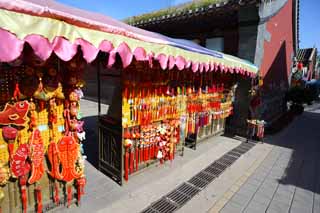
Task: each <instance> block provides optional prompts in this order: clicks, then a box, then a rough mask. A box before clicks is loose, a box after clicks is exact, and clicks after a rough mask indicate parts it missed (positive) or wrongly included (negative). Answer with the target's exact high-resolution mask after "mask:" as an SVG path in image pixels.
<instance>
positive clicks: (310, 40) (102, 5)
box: [57, 0, 320, 50]
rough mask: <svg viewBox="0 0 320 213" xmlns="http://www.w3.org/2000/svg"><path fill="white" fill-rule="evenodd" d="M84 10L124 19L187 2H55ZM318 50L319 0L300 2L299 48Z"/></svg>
mask: <svg viewBox="0 0 320 213" xmlns="http://www.w3.org/2000/svg"><path fill="white" fill-rule="evenodd" d="M57 1H59V2H62V3H64V4H68V5H72V6H74V7H78V8H81V9H85V10H90V11H95V12H99V13H102V14H106V15H108V16H111V17H113V18H116V19H124V18H127V17H130V16H134V15H139V14H141V13H146V12H151V11H154V10H158V9H162V8H165V7H170V6H174V5H177V4H180V3H184V2H187V1H188V0H115V1H112V0H109V1H102V0H100V1H97V0H96V1H93V0H57ZM314 45H316V47H317V48H318V50H320V0H300V48H306V47H313V46H314Z"/></svg>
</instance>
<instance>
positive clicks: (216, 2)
mask: <svg viewBox="0 0 320 213" xmlns="http://www.w3.org/2000/svg"><path fill="white" fill-rule="evenodd" d="M257 1H258V0H242V1H239V0H191V1H190V2H187V3H184V4H180V5H177V6H175V7H169V8H165V9H162V10H157V11H154V12H151V13H145V14H142V15H139V16H133V17H129V18H127V19H125V20H124V22H126V23H128V24H130V25H134V26H137V25H141V24H142V23H144V24H145V23H149V22H153V21H155V20H164V19H168V18H172V17H180V16H185V15H193V14H199V13H201V12H206V11H207V10H212V9H214V8H220V7H223V6H224V5H226V4H229V3H238V4H241V5H243V4H248V3H252V2H257ZM239 2H241V3H239Z"/></svg>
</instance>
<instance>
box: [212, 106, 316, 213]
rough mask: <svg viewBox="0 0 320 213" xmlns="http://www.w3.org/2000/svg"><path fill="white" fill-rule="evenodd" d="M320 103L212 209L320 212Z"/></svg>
mask: <svg viewBox="0 0 320 213" xmlns="http://www.w3.org/2000/svg"><path fill="white" fill-rule="evenodd" d="M319 124H320V105H314V106H312V107H309V108H308V111H306V112H304V113H303V114H302V115H301V116H300V117H297V118H296V119H295V120H294V122H293V123H292V124H291V125H290V126H289V127H288V128H287V129H285V130H284V131H282V132H281V133H280V134H278V135H276V136H275V137H273V138H272V140H269V141H270V142H272V143H273V144H274V147H273V149H272V151H271V152H270V154H268V156H267V157H266V159H265V160H264V161H263V162H262V164H261V165H260V166H259V167H258V168H257V170H255V171H254V172H253V173H252V175H250V177H249V178H248V179H247V180H246V182H245V183H244V184H243V185H242V186H241V187H240V189H239V190H238V191H236V192H235V193H234V194H233V195H232V197H231V198H230V200H229V201H228V202H227V203H226V204H225V205H224V207H223V208H222V209H221V208H217V207H216V204H215V205H214V206H213V207H212V208H211V211H210V212H218V211H219V210H221V211H220V212H222V213H231V212H237V213H238V212H276V213H282V212H297V213H304V212H314V213H318V212H320V178H319V172H320V157H319V154H320V143H319V142H320V140H319V139H320V131H319Z"/></svg>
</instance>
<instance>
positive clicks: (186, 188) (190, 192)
mask: <svg viewBox="0 0 320 213" xmlns="http://www.w3.org/2000/svg"><path fill="white" fill-rule="evenodd" d="M177 190H178V191H179V192H181V193H183V194H185V195H187V196H189V197H193V196H195V195H196V194H197V193H198V192H200V189H198V188H196V187H194V186H192V185H190V184H187V183H183V184H181V185H180V186H179V187H178V188H177Z"/></svg>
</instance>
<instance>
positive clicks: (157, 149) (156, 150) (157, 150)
mask: <svg viewBox="0 0 320 213" xmlns="http://www.w3.org/2000/svg"><path fill="white" fill-rule="evenodd" d="M158 152H159V147H158V146H157V145H156V147H155V149H154V156H155V158H157V156H158Z"/></svg>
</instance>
